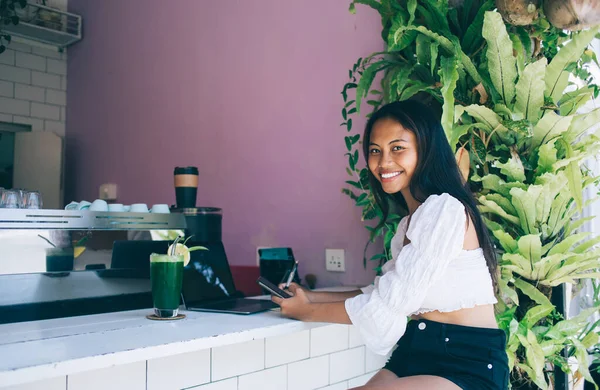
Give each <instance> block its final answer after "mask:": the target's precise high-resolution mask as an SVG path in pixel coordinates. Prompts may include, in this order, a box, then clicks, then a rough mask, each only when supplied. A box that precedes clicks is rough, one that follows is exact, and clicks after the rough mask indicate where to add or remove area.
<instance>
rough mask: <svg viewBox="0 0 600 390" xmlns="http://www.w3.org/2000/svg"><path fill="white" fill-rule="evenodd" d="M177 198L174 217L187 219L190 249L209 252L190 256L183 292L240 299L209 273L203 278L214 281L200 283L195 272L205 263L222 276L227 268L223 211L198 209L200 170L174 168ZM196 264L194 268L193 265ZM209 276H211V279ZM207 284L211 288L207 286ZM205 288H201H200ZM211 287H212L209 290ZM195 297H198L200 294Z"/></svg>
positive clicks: (238, 294) (207, 208)
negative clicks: (200, 292) (182, 216)
mask: <svg viewBox="0 0 600 390" xmlns="http://www.w3.org/2000/svg"><path fill="white" fill-rule="evenodd" d="M174 173H175V197H176V205H175V206H172V207H171V212H172V213H181V214H183V215H184V216H185V222H186V226H187V227H186V229H185V238H186V239H187V238H188V237H189V240H188V241H187V242H186V246H187V247H193V246H204V247H206V248H208V251H201V250H200V251H195V252H191V253H190V256H191V261H190V264H188V266H186V267H185V269H184V274H183V278H184V281H183V289H184V292H185V290H188V289H200V290H201V291H202V293H203V295H207V297H209V296H210V295H213V293H216V292H215V291H213V292H211V291H210V290H211V289H217V290H219V291H218V294H223V293H225V295H229V296H232V297H239V296H241V294H240V293H239V292H237V291H227V292H225V291H224V290H227V288H225V287H224V286H223V285H222V284H219V283H218V281H216V280H212V279H211V277H213V276H215V275H212V273H211V272H210V271H209V272H208V273H207V272H206V271H205V272H204V277H207V278H209V279H211V280H210V281H209V279H207V280H202V281H201V280H199V274H198V270H197V269H196V270H194V269H192V267H194V266H195V267H197V266H198V264H199V263H202V264H203V266H205V267H206V268H207V269H215V271H216V270H219V269H220V272H227V273H229V270H227V271H225V270H223V269H222V268H223V267H228V266H229V265H228V262H227V255H226V254H225V248H224V246H223V241H222V221H223V210H222V209H220V208H218V207H197V206H196V193H197V185H198V168H196V167H185V168H182V167H177V168H175V172H174ZM194 264H195V265H194ZM209 274H210V275H209ZM206 282H208V285H207V283H206ZM200 285H202V286H200ZM209 285H210V286H209ZM192 295H198V292H195V293H193V294H192Z"/></svg>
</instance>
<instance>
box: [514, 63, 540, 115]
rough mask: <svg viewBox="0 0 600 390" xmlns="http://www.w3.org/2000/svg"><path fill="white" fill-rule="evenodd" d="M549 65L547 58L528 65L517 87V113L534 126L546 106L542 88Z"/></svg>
mask: <svg viewBox="0 0 600 390" xmlns="http://www.w3.org/2000/svg"><path fill="white" fill-rule="evenodd" d="M547 63H548V61H547V60H546V58H542V59H541V60H538V61H536V62H534V63H531V64H529V65H527V66H526V67H525V69H524V70H523V74H522V75H521V77H519V81H518V82H517V86H516V92H517V101H516V102H515V111H518V112H520V113H522V114H523V115H524V116H525V119H528V120H529V121H531V122H532V123H534V124H535V123H537V121H538V119H539V117H540V114H541V108H542V106H543V105H544V90H543V89H542V88H540V86H541V85H544V75H545V72H546V65H547Z"/></svg>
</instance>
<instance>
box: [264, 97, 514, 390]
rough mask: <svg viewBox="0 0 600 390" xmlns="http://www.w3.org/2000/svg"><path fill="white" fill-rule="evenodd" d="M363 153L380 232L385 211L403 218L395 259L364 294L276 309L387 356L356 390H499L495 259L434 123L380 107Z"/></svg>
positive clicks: (501, 347)
mask: <svg viewBox="0 0 600 390" xmlns="http://www.w3.org/2000/svg"><path fill="white" fill-rule="evenodd" d="M363 152H364V154H365V157H366V160H367V165H368V168H369V180H370V188H371V191H372V192H373V195H374V198H375V200H376V201H377V203H378V205H379V207H381V210H382V211H383V215H384V218H383V221H382V223H384V222H385V219H386V218H387V215H388V213H389V209H390V205H394V204H395V205H398V206H401V207H403V208H404V209H405V210H408V215H407V216H406V217H405V218H403V219H402V220H401V221H400V224H399V225H398V229H397V231H396V234H395V235H394V238H393V239H392V242H391V252H392V259H391V260H390V261H389V262H387V263H386V264H385V265H384V266H383V267H382V275H381V276H377V277H376V278H375V281H374V283H373V284H372V285H370V286H367V287H365V288H362V289H361V290H356V291H351V292H345V293H333V292H314V291H309V290H306V289H304V288H302V287H301V286H298V285H296V284H292V285H291V286H290V291H291V293H292V294H293V295H294V296H293V297H292V298H288V299H280V298H277V297H273V301H274V302H276V303H278V304H279V305H280V306H281V312H282V314H283V315H286V316H289V317H292V318H297V319H300V320H304V321H318V322H335V323H345V324H353V325H354V326H355V327H356V328H357V329H358V331H359V332H360V334H361V337H362V339H363V341H364V342H365V345H366V346H367V348H369V349H370V350H371V351H373V352H374V353H377V354H381V355H387V354H388V353H389V352H391V351H392V350H393V352H392V354H391V357H390V359H389V360H388V362H387V364H386V365H385V367H384V368H383V369H382V370H381V371H380V372H379V373H377V374H376V375H375V376H374V377H373V378H372V379H371V380H370V381H369V382H368V383H367V384H366V385H365V386H362V387H360V389H363V390H366V389H373V390H374V389H381V390H387V389H389V390H397V389H412V388H416V387H419V388H421V389H440V390H444V389H467V390H471V389H473V390H474V389H478V390H479V389H493V390H504V389H506V388H507V387H508V377H509V369H508V359H507V355H506V353H505V348H506V335H505V333H504V331H502V330H501V329H498V327H497V324H496V320H495V316H494V310H493V305H494V304H495V303H496V302H497V300H496V297H495V285H496V280H497V274H496V272H497V271H496V257H495V252H494V248H493V245H492V243H491V240H490V237H489V234H488V232H487V230H486V228H485V225H484V224H483V220H482V218H481V215H480V214H479V211H478V210H477V205H476V203H475V200H474V198H473V196H472V194H471V193H470V191H469V190H468V188H467V187H466V185H465V183H464V182H463V180H462V176H461V174H460V172H459V169H458V166H457V164H456V160H455V159H454V155H453V153H452V150H451V148H450V145H449V144H448V140H447V139H446V136H445V134H444V131H443V129H442V126H441V124H440V122H439V120H438V119H436V116H435V115H434V113H433V112H432V111H430V110H429V109H428V108H427V107H425V106H424V105H422V104H420V103H418V102H415V101H403V102H395V103H390V104H387V105H385V106H383V107H381V108H380V109H379V110H378V111H377V112H375V113H374V114H373V115H372V116H371V118H370V119H369V121H368V123H367V126H366V129H365V133H364V137H363Z"/></svg>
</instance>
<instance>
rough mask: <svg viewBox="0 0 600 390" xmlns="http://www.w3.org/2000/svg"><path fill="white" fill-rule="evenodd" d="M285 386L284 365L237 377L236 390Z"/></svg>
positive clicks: (274, 389)
mask: <svg viewBox="0 0 600 390" xmlns="http://www.w3.org/2000/svg"><path fill="white" fill-rule="evenodd" d="M285 388H287V367H286V366H279V367H275V368H270V369H268V370H263V371H259V372H255V373H252V374H247V375H242V376H240V377H239V378H238V390H257V389H260V390H282V389H285Z"/></svg>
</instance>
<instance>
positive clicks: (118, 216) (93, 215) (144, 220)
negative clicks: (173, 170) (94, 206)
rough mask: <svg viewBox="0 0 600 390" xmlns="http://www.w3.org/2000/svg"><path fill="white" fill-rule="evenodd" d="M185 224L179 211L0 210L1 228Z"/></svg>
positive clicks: (180, 226)
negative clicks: (163, 212) (165, 212)
mask: <svg viewBox="0 0 600 390" xmlns="http://www.w3.org/2000/svg"><path fill="white" fill-rule="evenodd" d="M186 226H187V225H186V221H185V216H184V215H183V214H180V213H171V214H158V213H156V214H155V213H124V212H100V211H89V210H49V209H40V210H34V209H0V229H44V230H48V229H55V230H56V229H60V230H183V229H185V228H186Z"/></svg>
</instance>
